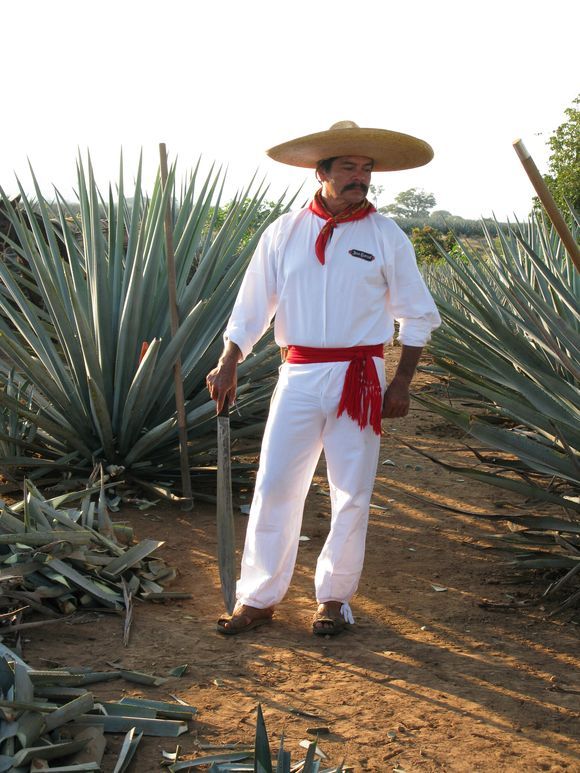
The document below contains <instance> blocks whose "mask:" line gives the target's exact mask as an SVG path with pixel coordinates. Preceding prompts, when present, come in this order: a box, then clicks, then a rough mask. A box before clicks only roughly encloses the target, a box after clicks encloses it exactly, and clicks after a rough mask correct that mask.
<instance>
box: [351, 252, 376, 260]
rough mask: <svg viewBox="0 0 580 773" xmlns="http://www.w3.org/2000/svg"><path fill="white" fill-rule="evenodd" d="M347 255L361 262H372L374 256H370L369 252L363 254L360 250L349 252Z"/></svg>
mask: <svg viewBox="0 0 580 773" xmlns="http://www.w3.org/2000/svg"><path fill="white" fill-rule="evenodd" d="M348 254H349V255H352V256H353V257H354V258H362V259H363V260H374V259H375V256H374V255H371V254H370V252H363V251H362V250H349V251H348Z"/></svg>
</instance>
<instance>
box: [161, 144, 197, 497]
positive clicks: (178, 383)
mask: <svg viewBox="0 0 580 773" xmlns="http://www.w3.org/2000/svg"><path fill="white" fill-rule="evenodd" d="M159 158H160V161H161V182H162V184H163V192H164V193H165V189H166V187H167V176H168V175H167V150H166V148H165V143H164V142H161V143H159ZM165 249H166V253H167V287H168V289H169V314H170V318H171V335H172V337H173V336H175V334H176V332H177V328H178V327H179V314H178V311H177V282H176V279H175V254H174V252H173V223H172V221H171V203H170V201H169V199H167V205H166V207H165ZM173 379H174V383H175V406H176V409H177V427H178V431H179V455H180V459H181V486H182V489H183V497H184V500H185V501H184V503H183V509H184V510H191V509H192V507H193V493H192V490H191V477H190V474H189V459H188V456H187V425H186V420H185V396H184V393H183V377H182V374H181V355H180V356H179V357H178V358H177V360H176V361H175V365H174V366H173Z"/></svg>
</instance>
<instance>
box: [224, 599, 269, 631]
mask: <svg viewBox="0 0 580 773" xmlns="http://www.w3.org/2000/svg"><path fill="white" fill-rule="evenodd" d="M250 609H251V610H252V611H253V612H258V613H260V614H259V616H257V617H255V616H254V615H252V614H248V612H246V611H245V610H250ZM273 615H274V610H273V609H272V608H271V607H267V608H266V609H258V608H257V607H248V606H246V605H245V604H243V605H242V606H241V607H238V608H237V609H234V611H233V613H232V614H231V615H223V616H222V617H220V618H219V620H218V621H217V626H216V628H217V632H218V633H222V634H224V635H225V636H235V635H236V634H238V633H245V632H246V631H251V630H252V628H258V626H260V625H266V624H267V623H271V622H272V617H273Z"/></svg>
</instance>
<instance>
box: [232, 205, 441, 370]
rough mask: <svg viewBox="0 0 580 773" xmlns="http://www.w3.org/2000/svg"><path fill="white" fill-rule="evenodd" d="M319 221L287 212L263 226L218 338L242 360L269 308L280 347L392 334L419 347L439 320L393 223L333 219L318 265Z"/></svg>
mask: <svg viewBox="0 0 580 773" xmlns="http://www.w3.org/2000/svg"><path fill="white" fill-rule="evenodd" d="M323 226H324V220H323V219H322V218H320V217H318V216H317V215H315V214H314V213H312V212H311V211H310V210H309V209H307V208H306V209H301V210H298V211H297V212H289V213H288V214H285V215H282V216H281V217H279V218H278V219H277V220H276V221H275V222H274V223H272V224H271V225H270V226H269V227H268V228H267V229H266V230H265V231H264V233H263V235H262V238H261V239H260V242H259V244H258V247H257V249H256V252H255V253H254V255H253V257H252V259H251V261H250V264H249V266H248V269H247V271H246V274H245V276H244V279H243V282H242V285H241V287H240V291H239V293H238V297H237V299H236V302H235V305H234V308H233V311H232V314H231V317H230V319H229V322H228V325H227V327H226V331H225V334H224V338H225V340H226V341H228V340H231V341H233V342H234V343H235V344H237V345H238V347H239V348H240V350H241V352H242V357H243V358H244V359H245V358H246V357H247V356H248V354H249V353H250V352H251V351H252V348H253V346H254V344H255V343H256V342H257V341H258V340H259V339H260V338H261V337H262V335H263V334H264V333H265V332H266V330H267V328H268V326H269V325H270V322H271V321H272V318H273V317H274V315H275V317H276V318H275V322H274V336H275V339H276V343H277V344H278V345H279V346H289V345H291V344H293V345H298V346H314V347H350V346H362V345H368V344H380V343H389V342H391V341H392V338H393V334H394V330H395V325H394V320H395V319H397V320H399V323H400V328H399V340H400V342H401V343H402V344H406V345H408V346H423V345H424V344H426V343H427V341H428V340H429V338H430V335H431V331H432V330H434V329H435V328H437V327H438V326H439V325H440V324H441V319H440V317H439V313H438V311H437V308H436V306H435V303H434V302H433V298H432V297H431V294H430V293H429V290H428V289H427V287H426V285H425V282H424V281H423V278H422V277H421V274H420V273H419V270H418V268H417V262H416V259H415V253H414V250H413V247H412V245H411V242H410V241H409V239H408V238H407V236H406V235H405V233H404V232H403V231H402V230H401V229H400V228H399V227H398V225H397V224H396V223H395V222H394V221H393V220H391V219H390V218H386V217H384V216H383V215H380V214H378V213H372V214H371V215H368V216H367V217H365V218H363V219H362V220H356V221H351V222H347V223H341V224H340V225H338V226H337V227H336V228H335V229H334V232H333V234H332V236H331V239H330V241H329V242H328V243H327V245H326V255H325V257H326V260H325V264H324V265H321V263H320V262H319V261H318V259H317V257H316V254H315V251H314V245H315V242H316V238H317V236H318V234H319V233H320V230H321V229H322V227H323Z"/></svg>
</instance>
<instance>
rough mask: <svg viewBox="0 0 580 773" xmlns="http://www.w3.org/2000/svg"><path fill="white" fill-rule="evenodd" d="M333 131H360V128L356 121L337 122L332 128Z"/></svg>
mask: <svg viewBox="0 0 580 773" xmlns="http://www.w3.org/2000/svg"><path fill="white" fill-rule="evenodd" d="M333 129H360V126H359V125H358V124H357V123H355V122H354V121H337V123H333V124H332V126H331V127H330V130H331V131H332V130H333Z"/></svg>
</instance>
